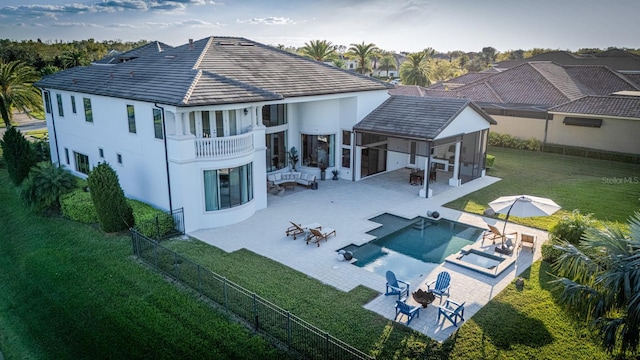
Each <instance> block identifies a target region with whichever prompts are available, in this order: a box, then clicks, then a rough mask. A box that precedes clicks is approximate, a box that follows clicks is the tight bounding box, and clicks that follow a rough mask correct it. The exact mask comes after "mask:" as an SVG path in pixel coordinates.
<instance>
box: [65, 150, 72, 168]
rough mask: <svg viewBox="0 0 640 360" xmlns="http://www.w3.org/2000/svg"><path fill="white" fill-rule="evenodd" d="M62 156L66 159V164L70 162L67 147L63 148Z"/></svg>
mask: <svg viewBox="0 0 640 360" xmlns="http://www.w3.org/2000/svg"><path fill="white" fill-rule="evenodd" d="M64 157H65V158H66V159H67V165H69V164H71V161H69V149H67V148H64Z"/></svg>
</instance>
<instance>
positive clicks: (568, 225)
mask: <svg viewBox="0 0 640 360" xmlns="http://www.w3.org/2000/svg"><path fill="white" fill-rule="evenodd" d="M592 216H593V214H587V215H583V214H580V210H578V209H576V210H573V211H572V212H571V214H570V215H565V216H563V217H562V218H561V219H560V221H558V222H557V223H556V224H555V225H554V226H553V227H552V228H551V230H550V231H549V235H551V236H553V237H555V238H558V239H560V240H564V241H567V242H569V243H571V244H573V245H578V243H579V242H580V240H581V239H582V234H584V232H585V230H587V229H589V228H594V227H596V226H597V224H598V222H597V220H595V219H594V218H593V217H592Z"/></svg>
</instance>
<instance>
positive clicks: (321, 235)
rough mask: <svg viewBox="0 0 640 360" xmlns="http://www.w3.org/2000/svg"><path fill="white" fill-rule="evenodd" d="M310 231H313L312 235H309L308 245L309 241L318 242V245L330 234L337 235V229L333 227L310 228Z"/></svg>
mask: <svg viewBox="0 0 640 360" xmlns="http://www.w3.org/2000/svg"><path fill="white" fill-rule="evenodd" d="M309 231H311V236H309V237H307V245H309V242H314V243H317V244H318V247H319V246H320V240H322V239H324V240H327V238H328V237H329V236H331V235H334V236H335V235H336V231H335V230H334V229H331V228H323V227H319V228H315V229H314V228H309Z"/></svg>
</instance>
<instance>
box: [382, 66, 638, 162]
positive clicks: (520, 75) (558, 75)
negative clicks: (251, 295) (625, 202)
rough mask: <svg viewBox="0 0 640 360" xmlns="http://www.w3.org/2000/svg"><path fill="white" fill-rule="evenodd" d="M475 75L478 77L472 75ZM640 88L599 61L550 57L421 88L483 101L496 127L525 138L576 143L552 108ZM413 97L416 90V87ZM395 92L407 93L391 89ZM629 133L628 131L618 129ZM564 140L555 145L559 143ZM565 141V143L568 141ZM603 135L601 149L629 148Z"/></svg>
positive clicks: (434, 93) (430, 92) (429, 93)
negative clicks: (562, 60) (561, 60)
mask: <svg viewBox="0 0 640 360" xmlns="http://www.w3.org/2000/svg"><path fill="white" fill-rule="evenodd" d="M474 77H475V78H474ZM639 89H640V87H638V85H637V84H636V83H635V82H634V81H632V80H631V79H629V78H628V77H627V76H625V75H624V74H621V73H619V72H617V71H614V70H611V69H609V68H607V67H606V66H600V65H592V66H590V65H559V64H556V63H553V62H548V61H537V62H527V63H523V64H521V65H518V66H515V67H513V68H510V69H507V70H504V71H501V72H497V73H478V74H476V75H473V76H470V75H469V74H466V75H463V76H461V77H459V78H456V79H452V80H450V81H448V82H446V83H441V84H436V85H434V86H431V87H429V88H426V89H424V88H422V89H419V91H417V92H418V93H420V94H422V96H424V95H426V96H434V97H444V98H465V99H470V100H473V101H474V102H476V103H477V104H478V105H480V106H481V107H482V108H483V109H484V110H485V111H486V112H487V113H489V114H491V115H492V117H493V118H494V119H495V120H496V121H497V122H498V124H497V125H494V126H492V131H495V132H497V133H504V134H510V135H512V136H515V137H518V138H521V139H530V138H536V139H539V140H541V141H542V142H543V143H554V144H559V145H570V146H574V143H575V141H569V138H570V136H568V133H567V134H564V133H563V134H558V133H553V134H551V132H558V131H560V132H562V131H565V130H566V128H564V127H558V126H551V125H550V121H551V120H550V118H551V117H550V116H549V114H548V112H547V111H548V110H549V109H550V108H552V107H555V106H558V105H561V104H565V103H567V102H571V101H574V100H578V99H580V98H583V97H585V96H589V95H600V96H607V95H610V94H612V93H615V92H618V91H638V90H639ZM413 92H414V95H415V93H416V91H415V90H413ZM390 93H391V94H400V93H404V94H407V90H405V89H401V90H398V89H393V90H391V91H390ZM617 131H620V136H625V135H626V134H625V130H624V129H618V130H617ZM559 140H562V141H563V142H560V143H557V142H555V141H559ZM565 140H566V141H565ZM607 141H608V137H606V138H603V139H602V140H601V141H600V143H599V144H598V146H595V147H593V148H598V149H601V150H608V151H617V152H620V151H622V152H628V150H630V149H627V150H624V149H623V148H621V147H620V146H617V145H616V144H612V143H608V144H607Z"/></svg>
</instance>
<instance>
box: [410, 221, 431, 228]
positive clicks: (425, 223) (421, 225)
mask: <svg viewBox="0 0 640 360" xmlns="http://www.w3.org/2000/svg"><path fill="white" fill-rule="evenodd" d="M431 225H433V222H431V221H428V220H418V221H416V222H415V223H413V225H412V226H411V227H412V228H414V229H416V230H424V229H426V228H428V227H429V226H431Z"/></svg>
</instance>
